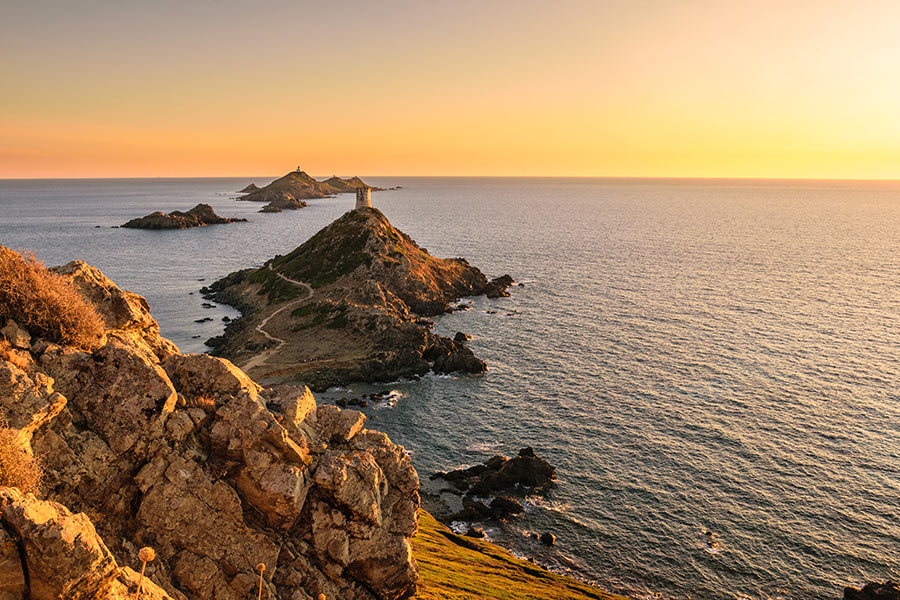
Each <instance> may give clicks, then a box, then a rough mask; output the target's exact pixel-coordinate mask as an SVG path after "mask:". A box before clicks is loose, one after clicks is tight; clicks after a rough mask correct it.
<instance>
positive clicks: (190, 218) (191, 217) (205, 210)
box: [122, 203, 247, 229]
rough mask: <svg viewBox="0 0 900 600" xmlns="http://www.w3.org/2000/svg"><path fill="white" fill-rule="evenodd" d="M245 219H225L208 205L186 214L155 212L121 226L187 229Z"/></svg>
mask: <svg viewBox="0 0 900 600" xmlns="http://www.w3.org/2000/svg"><path fill="white" fill-rule="evenodd" d="M246 222H247V219H227V218H225V217H220V216H219V215H217V214H216V213H215V211H214V210H213V208H212V206H210V205H209V204H202V203H201V204H198V205H197V206H195V207H194V208H192V209H191V210H189V211H187V212H181V211H179V210H174V211H172V212H170V213H164V212H162V211H159V210H158V211H156V212H155V213H151V214H149V215H147V216H144V217H140V218H137V219H132V220H130V221H128V222H127V223H125V224H124V225H122V227H128V228H131V229H187V228H189V227H204V226H206V225H221V224H224V223H246Z"/></svg>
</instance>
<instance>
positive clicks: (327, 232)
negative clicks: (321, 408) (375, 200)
mask: <svg viewBox="0 0 900 600" xmlns="http://www.w3.org/2000/svg"><path fill="white" fill-rule="evenodd" d="M510 281H511V279H510ZM497 285H500V284H497ZM495 288H496V285H493V284H491V283H490V282H489V281H488V280H487V278H486V277H485V276H484V274H483V273H482V272H481V271H479V270H478V269H477V268H475V267H473V266H471V265H469V264H468V262H466V261H465V259H462V258H454V259H438V258H434V257H432V256H431V255H429V254H428V253H427V252H426V251H425V250H424V249H422V248H420V247H419V246H418V245H417V244H416V243H415V242H414V241H413V240H412V239H410V238H409V237H408V236H407V235H406V234H404V233H403V232H401V231H398V230H397V229H396V228H394V227H393V226H392V225H391V224H390V222H389V221H388V220H387V218H385V216H384V215H383V214H382V213H381V212H379V211H378V210H376V209H373V208H362V209H358V210H353V211H350V212H348V213H347V214H345V215H343V216H342V217H341V218H339V219H337V220H336V221H334V222H333V223H332V224H330V225H329V226H327V227H325V228H324V229H322V230H321V231H319V232H318V233H316V234H315V235H314V236H313V237H312V238H310V239H309V240H308V241H307V242H306V243H304V244H303V245H301V246H299V247H298V248H296V249H295V250H294V251H292V252H290V253H289V254H287V255H284V256H277V257H275V258H273V259H271V260H269V261H268V262H267V263H266V264H264V265H263V266H262V267H260V268H258V269H251V270H245V271H239V272H236V273H232V274H231V275H229V276H228V277H226V278H225V279H222V280H219V281H217V282H216V283H214V284H212V285H211V286H209V288H206V290H207V292H209V293H210V294H211V295H212V297H213V298H214V299H215V300H216V301H217V302H220V303H224V304H231V305H233V306H235V307H236V308H238V309H239V310H241V311H242V312H243V313H244V316H243V317H242V318H241V319H238V320H237V321H233V322H232V323H229V325H228V327H227V328H226V330H225V333H224V335H223V336H220V337H217V338H214V339H211V340H209V341H208V342H207V343H208V344H209V345H210V346H211V347H213V348H214V353H215V354H217V355H219V356H223V357H225V358H229V359H231V360H233V361H235V362H236V363H237V364H239V365H241V364H243V365H247V364H250V365H251V366H250V367H248V368H249V370H250V373H251V375H253V376H254V377H255V378H257V379H258V380H260V381H262V382H264V383H277V382H282V381H302V382H304V383H306V384H307V385H309V386H311V387H312V388H313V389H317V390H322V389H326V388H328V387H330V386H334V385H340V384H344V383H348V382H352V381H368V382H375V381H392V380H395V379H397V378H400V377H418V376H421V375H424V374H425V373H427V372H428V371H429V370H433V371H434V372H436V373H455V372H461V373H472V374H479V373H483V372H485V371H486V370H487V365H486V364H485V363H484V361H482V360H480V359H479V358H478V357H476V356H475V355H474V353H473V352H472V351H471V350H469V349H468V348H466V346H465V345H464V340H463V338H462V337H458V338H457V339H455V340H451V339H448V338H445V337H443V336H440V335H437V334H435V333H434V332H433V331H432V328H433V326H434V323H433V322H432V321H431V320H430V319H428V318H427V317H429V316H433V315H437V314H441V313H443V312H445V311H447V310H448V309H449V308H450V302H453V301H456V300H457V299H459V298H460V297H462V296H473V295H479V294H484V293H487V291H488V290H492V289H495ZM288 309H290V310H288ZM260 327H262V328H264V332H265V335H263V332H261V331H260V329H259V328H260ZM272 340H279V341H278V342H272ZM270 342H271V344H272V346H274V347H273V349H272V352H271V355H270V356H268V357H267V359H266V360H265V361H260V360H258V359H254V356H255V355H256V354H257V350H258V349H259V347H260V346H259V344H269V343H270ZM266 363H271V364H272V365H276V364H277V365H278V366H277V367H270V366H268V365H267V364H266Z"/></svg>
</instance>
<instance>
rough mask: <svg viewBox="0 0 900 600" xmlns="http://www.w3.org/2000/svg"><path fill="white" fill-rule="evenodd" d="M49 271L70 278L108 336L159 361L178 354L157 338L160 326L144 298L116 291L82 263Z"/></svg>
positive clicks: (78, 261) (168, 342)
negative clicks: (87, 301) (101, 319)
mask: <svg viewBox="0 0 900 600" xmlns="http://www.w3.org/2000/svg"><path fill="white" fill-rule="evenodd" d="M51 270H52V271H54V272H56V273H58V274H60V275H64V276H66V277H68V278H70V279H71V280H72V283H74V284H75V287H76V288H78V291H79V292H81V294H82V295H83V296H85V297H86V298H87V299H88V300H90V301H91V302H92V303H93V304H94V307H95V308H96V309H97V312H99V313H100V316H101V317H102V318H103V320H104V322H105V323H106V326H107V328H109V329H110V330H111V331H108V332H107V336H112V337H115V338H118V339H120V340H121V341H123V342H125V343H130V344H132V345H134V346H138V347H144V348H146V349H148V350H149V351H150V352H152V353H153V354H154V355H155V356H156V357H157V358H159V359H164V358H166V357H167V356H170V355H172V354H175V353H177V352H178V347H177V346H176V345H175V344H173V343H172V342H170V341H169V340H167V339H166V338H164V337H162V336H161V335H160V333H159V324H158V323H157V322H156V319H154V318H153V317H152V316H151V315H150V305H149V304H147V301H146V300H145V299H144V298H143V296H139V295H137V294H135V293H133V292H129V291H127V290H123V289H121V288H119V287H118V286H117V285H116V284H115V283H113V281H112V280H111V279H109V278H108V277H107V276H106V275H104V274H103V273H101V272H100V270H99V269H97V268H96V267H92V266H91V265H89V264H87V263H85V262H84V261H80V260H75V261H72V262H70V263H67V264H65V265H63V266H61V267H54V268H53V269H51Z"/></svg>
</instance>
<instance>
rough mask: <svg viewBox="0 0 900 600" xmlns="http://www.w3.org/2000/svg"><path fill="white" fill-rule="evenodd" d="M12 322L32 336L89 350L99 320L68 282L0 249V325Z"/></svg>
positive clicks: (96, 339) (26, 257) (97, 332)
mask: <svg viewBox="0 0 900 600" xmlns="http://www.w3.org/2000/svg"><path fill="white" fill-rule="evenodd" d="M7 319H13V320H14V321H15V322H16V323H18V324H19V325H21V326H22V327H24V328H25V329H27V330H28V331H29V333H31V334H32V335H36V336H39V337H43V338H46V339H48V340H50V341H52V342H56V343H58V344H64V345H67V346H74V347H76V348H80V349H82V350H93V349H94V348H96V347H97V345H98V343H99V341H100V338H101V336H102V335H103V330H104V327H103V320H102V319H101V318H100V315H99V314H97V310H96V309H95V308H94V307H93V305H91V304H90V303H89V302H88V301H87V300H85V298H84V297H83V296H81V295H80V294H79V293H78V291H77V290H76V289H75V286H74V285H72V283H71V282H70V281H68V280H67V279H65V278H64V277H62V276H60V275H57V274H55V273H52V272H50V271H48V270H47V268H46V267H45V266H44V265H43V263H41V262H40V261H39V260H37V259H36V258H35V257H34V256H33V255H31V254H29V253H19V252H16V251H14V250H10V249H9V248H6V247H5V246H0V325H2V324H3V323H5V322H6V320H7Z"/></svg>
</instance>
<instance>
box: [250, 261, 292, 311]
mask: <svg viewBox="0 0 900 600" xmlns="http://www.w3.org/2000/svg"><path fill="white" fill-rule="evenodd" d="M247 279H248V280H249V281H250V282H251V283H258V284H261V285H262V287H261V288H260V290H259V293H260V294H267V295H268V297H269V304H277V303H279V302H286V301H288V300H293V299H294V298H296V297H298V296H299V295H300V294H302V293H304V291H303V288H300V287H298V286H296V285H294V284H293V283H291V282H290V281H285V280H284V279H282V278H281V277H279V276H278V275H276V274H275V273H274V272H273V271H272V270H271V269H268V268H266V267H260V268H259V269H257V270H256V271H254V272H253V273H251V274H250V276H249V277H248V278H247Z"/></svg>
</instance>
